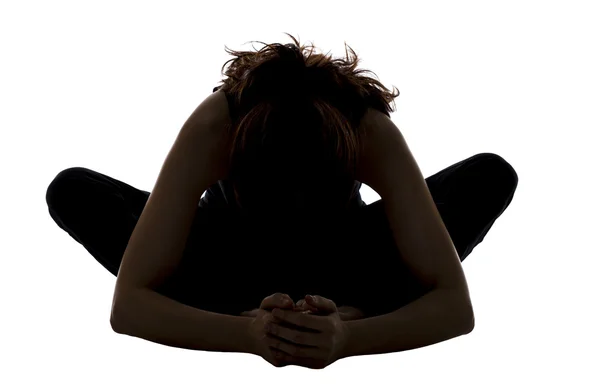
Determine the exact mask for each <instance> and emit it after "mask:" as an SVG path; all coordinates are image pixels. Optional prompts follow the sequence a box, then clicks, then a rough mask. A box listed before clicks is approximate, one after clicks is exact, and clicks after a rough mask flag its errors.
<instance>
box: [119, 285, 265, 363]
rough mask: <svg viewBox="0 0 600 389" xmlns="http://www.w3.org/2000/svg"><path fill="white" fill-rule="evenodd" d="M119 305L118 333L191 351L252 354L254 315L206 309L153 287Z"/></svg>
mask: <svg viewBox="0 0 600 389" xmlns="http://www.w3.org/2000/svg"><path fill="white" fill-rule="evenodd" d="M128 298H129V300H128V304H127V305H120V306H119V309H123V311H122V312H118V316H119V317H121V319H122V323H123V325H122V327H119V326H118V325H116V323H113V329H114V330H115V332H117V333H120V334H125V335H130V336H135V337H138V338H142V339H146V340H149V341H151V342H155V343H160V344H164V345H167V346H172V347H179V348H185V349H190V350H205V351H223V352H240V353H253V351H252V345H251V343H250V337H249V335H248V327H249V322H250V321H251V320H252V318H249V317H241V316H231V315H223V314H220V313H215V312H209V311H203V310H200V309H197V308H194V307H191V306H188V305H185V304H182V303H180V302H178V301H175V300H172V299H170V298H168V297H165V296H163V295H161V294H159V293H157V292H155V291H153V290H150V289H136V290H135V291H134V292H131V293H130V294H129V295H128Z"/></svg>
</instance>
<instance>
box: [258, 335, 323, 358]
mask: <svg viewBox="0 0 600 389" xmlns="http://www.w3.org/2000/svg"><path fill="white" fill-rule="evenodd" d="M265 342H266V343H267V344H268V346H269V347H270V348H271V349H272V350H273V353H274V355H275V358H277V359H282V358H285V357H286V356H288V357H294V358H325V357H326V354H327V352H326V351H325V350H323V349H320V348H317V347H306V346H300V345H297V344H292V343H288V342H286V341H284V340H281V339H279V338H276V337H274V336H271V335H267V337H266V338H265Z"/></svg>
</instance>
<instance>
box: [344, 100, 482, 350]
mask: <svg viewBox="0 0 600 389" xmlns="http://www.w3.org/2000/svg"><path fill="white" fill-rule="evenodd" d="M361 127H362V128H363V129H364V130H365V132H366V135H365V136H364V141H363V142H364V148H363V150H362V152H361V157H360V161H359V165H358V169H357V176H358V180H359V181H361V182H364V183H366V184H367V185H369V186H370V187H371V188H373V190H375V191H376V192H377V193H379V195H380V196H381V198H382V200H383V203H384V209H385V214H386V216H387V219H388V222H389V225H390V228H391V230H392V233H393V237H394V241H395V243H396V245H397V247H398V251H399V253H400V257H399V260H400V259H401V260H404V261H405V263H406V265H407V267H408V268H409V269H410V271H411V273H412V274H413V275H414V277H415V278H416V279H417V280H418V281H419V282H420V283H421V285H423V287H424V289H425V290H429V291H430V292H429V293H427V294H426V295H424V296H423V297H421V298H420V299H418V300H416V301H414V302H412V303H410V304H408V305H406V306H404V307H402V308H400V309H399V310H397V311H394V312H392V313H389V314H387V315H381V316H375V317H371V318H367V319H363V320H358V321H354V322H349V323H348V324H349V327H350V328H351V331H350V332H351V333H353V335H352V336H351V341H350V342H349V343H350V344H349V351H348V352H349V353H350V354H352V353H359V354H360V353H364V352H368V353H374V352H378V351H376V350H379V351H380V352H390V351H400V350H406V349H410V348H415V347H421V346H424V345H427V344H432V343H436V342H440V341H442V340H446V339H449V338H451V337H454V336H458V335H461V334H465V333H467V332H469V331H471V330H472V328H473V326H474V318H473V308H472V305H471V300H470V297H469V289H468V286H467V282H466V279H465V275H464V273H463V270H462V265H461V261H460V258H459V256H458V253H457V252H456V249H455V247H454V243H453V242H452V239H451V237H450V234H449V233H448V230H447V229H446V227H445V225H444V222H443V220H442V218H441V216H440V214H439V212H438V210H437V207H436V205H435V203H434V201H433V198H432V197H431V193H430V192H429V189H428V187H427V183H426V182H425V179H424V177H423V175H422V173H421V171H420V169H419V166H418V165H417V162H416V161H415V159H414V157H413V155H412V153H411V151H410V149H409V147H408V145H407V144H406V141H405V140H404V137H403V135H402V133H401V132H400V131H399V129H398V128H397V127H396V126H395V125H394V123H393V122H392V121H391V120H390V118H388V117H387V116H386V115H384V114H383V113H381V112H379V111H376V110H373V109H369V110H368V111H367V114H365V117H364V118H363V121H362V122H361ZM365 341H368V342H373V343H372V345H368V344H364V342H365Z"/></svg>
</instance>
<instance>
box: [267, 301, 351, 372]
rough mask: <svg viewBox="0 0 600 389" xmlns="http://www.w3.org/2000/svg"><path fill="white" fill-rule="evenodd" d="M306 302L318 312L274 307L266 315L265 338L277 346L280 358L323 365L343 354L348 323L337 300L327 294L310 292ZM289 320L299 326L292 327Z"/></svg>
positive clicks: (276, 357) (277, 357)
mask: <svg viewBox="0 0 600 389" xmlns="http://www.w3.org/2000/svg"><path fill="white" fill-rule="evenodd" d="M304 306H305V307H308V308H309V309H310V311H313V312H315V313H316V314H314V315H310V314H303V313H301V312H294V311H290V310H284V309H281V308H275V309H273V313H272V315H269V317H267V319H266V320H267V323H266V324H267V337H266V338H265V340H266V342H267V343H268V345H269V347H270V348H273V349H275V350H277V352H276V353H275V359H276V360H277V361H281V362H283V363H286V364H294V365H299V366H304V367H308V368H313V369H323V368H325V367H326V366H329V365H330V364H332V363H333V362H335V361H337V360H338V359H340V358H341V356H342V354H343V349H344V347H345V345H346V342H347V340H348V328H347V324H346V323H344V322H343V321H342V320H341V318H340V315H339V313H338V310H337V306H336V305H335V303H334V302H333V301H332V300H329V299H327V298H325V297H321V296H314V297H312V296H308V295H307V296H306V298H305V301H304ZM319 315H323V316H319ZM290 324H291V325H294V326H296V328H289V325H290Z"/></svg>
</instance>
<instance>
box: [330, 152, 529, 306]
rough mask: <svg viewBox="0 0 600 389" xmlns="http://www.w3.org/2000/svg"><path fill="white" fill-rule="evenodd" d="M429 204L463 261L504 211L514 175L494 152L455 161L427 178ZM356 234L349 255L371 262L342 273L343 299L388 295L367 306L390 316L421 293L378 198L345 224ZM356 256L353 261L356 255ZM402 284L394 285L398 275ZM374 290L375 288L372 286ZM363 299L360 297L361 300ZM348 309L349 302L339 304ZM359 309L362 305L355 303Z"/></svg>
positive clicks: (512, 190)
mask: <svg viewBox="0 0 600 389" xmlns="http://www.w3.org/2000/svg"><path fill="white" fill-rule="evenodd" d="M426 182H427V185H428V187H429V190H430V193H431V195H432V197H433V200H434V202H435V203H436V205H437V206H438V211H439V213H440V216H441V217H442V220H443V221H444V224H445V226H446V228H447V230H448V232H449V234H450V237H451V238H452V241H453V243H454V245H455V248H456V251H457V252H458V254H459V257H460V260H461V261H463V260H464V259H465V258H466V257H467V256H468V255H469V254H470V253H471V251H472V250H473V249H474V248H475V246H477V245H478V244H479V243H481V241H483V239H484V237H485V236H486V234H487V232H488V231H489V230H490V228H491V227H492V225H493V224H494V222H495V221H496V219H497V218H498V217H500V215H501V214H502V213H503V212H504V211H505V210H506V208H507V207H508V205H509V204H510V203H511V201H512V198H513V195H514V193H515V190H516V187H517V184H518V176H517V173H516V172H515V170H514V169H513V168H512V166H511V165H510V164H508V162H506V161H505V160H504V159H503V158H501V157H500V156H498V155H496V154H491V153H481V154H477V155H474V156H472V157H470V158H467V159H465V160H463V161H460V162H458V163H456V164H454V165H452V166H450V167H448V168H446V169H444V170H442V171H440V172H438V173H437V174H434V175H433V176H431V177H429V178H427V179H426ZM348 225H349V226H350V227H349V228H351V229H353V230H355V231H358V232H359V234H360V235H359V236H356V235H350V236H352V240H351V241H352V242H358V243H352V244H351V245H348V246H352V252H349V253H347V254H345V255H347V256H348V258H349V259H348V262H351V261H352V259H351V258H352V257H353V256H354V257H355V258H356V261H355V262H356V263H359V262H360V259H361V258H371V259H370V260H369V263H368V264H367V265H366V266H359V267H357V268H352V267H348V268H346V269H345V270H344V274H345V278H346V279H348V280H349V283H348V284H346V285H338V286H337V289H338V290H342V291H344V292H343V296H342V300H344V299H345V298H350V299H351V300H353V301H355V303H357V304H363V305H362V306H364V305H367V304H369V302H368V301H375V299H381V297H382V296H389V301H388V302H387V303H385V304H384V306H383V305H382V306H379V307H372V308H367V309H366V311H371V315H375V314H382V313H383V312H391V311H392V310H394V309H397V308H399V307H401V306H403V305H405V304H408V303H409V302H411V301H414V300H415V299H416V298H418V297H420V296H422V295H423V293H425V292H426V291H425V290H424V289H423V288H422V287H421V285H420V284H419V283H418V282H417V281H416V279H415V278H414V277H413V276H412V275H411V274H410V272H409V270H408V268H406V267H405V266H404V265H403V263H402V260H401V257H400V253H399V252H398V249H397V247H396V244H395V241H394V238H393V235H392V231H391V229H390V227H389V224H388V220H387V217H386V215H385V211H384V206H383V200H378V201H376V202H374V203H372V204H370V205H368V206H366V207H363V208H362V209H361V214H360V215H358V216H357V217H356V218H355V219H354V220H353V221H352V222H349V224H348ZM359 255H360V257H357V256H359ZM399 274H400V275H401V277H400V278H401V280H402V281H400V282H399V281H398V275H399ZM373 287H374V288H373ZM361 296H362V297H361ZM341 303H342V304H340V305H350V306H352V305H353V304H352V302H351V301H341ZM355 306H356V307H358V308H362V306H361V305H355Z"/></svg>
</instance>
